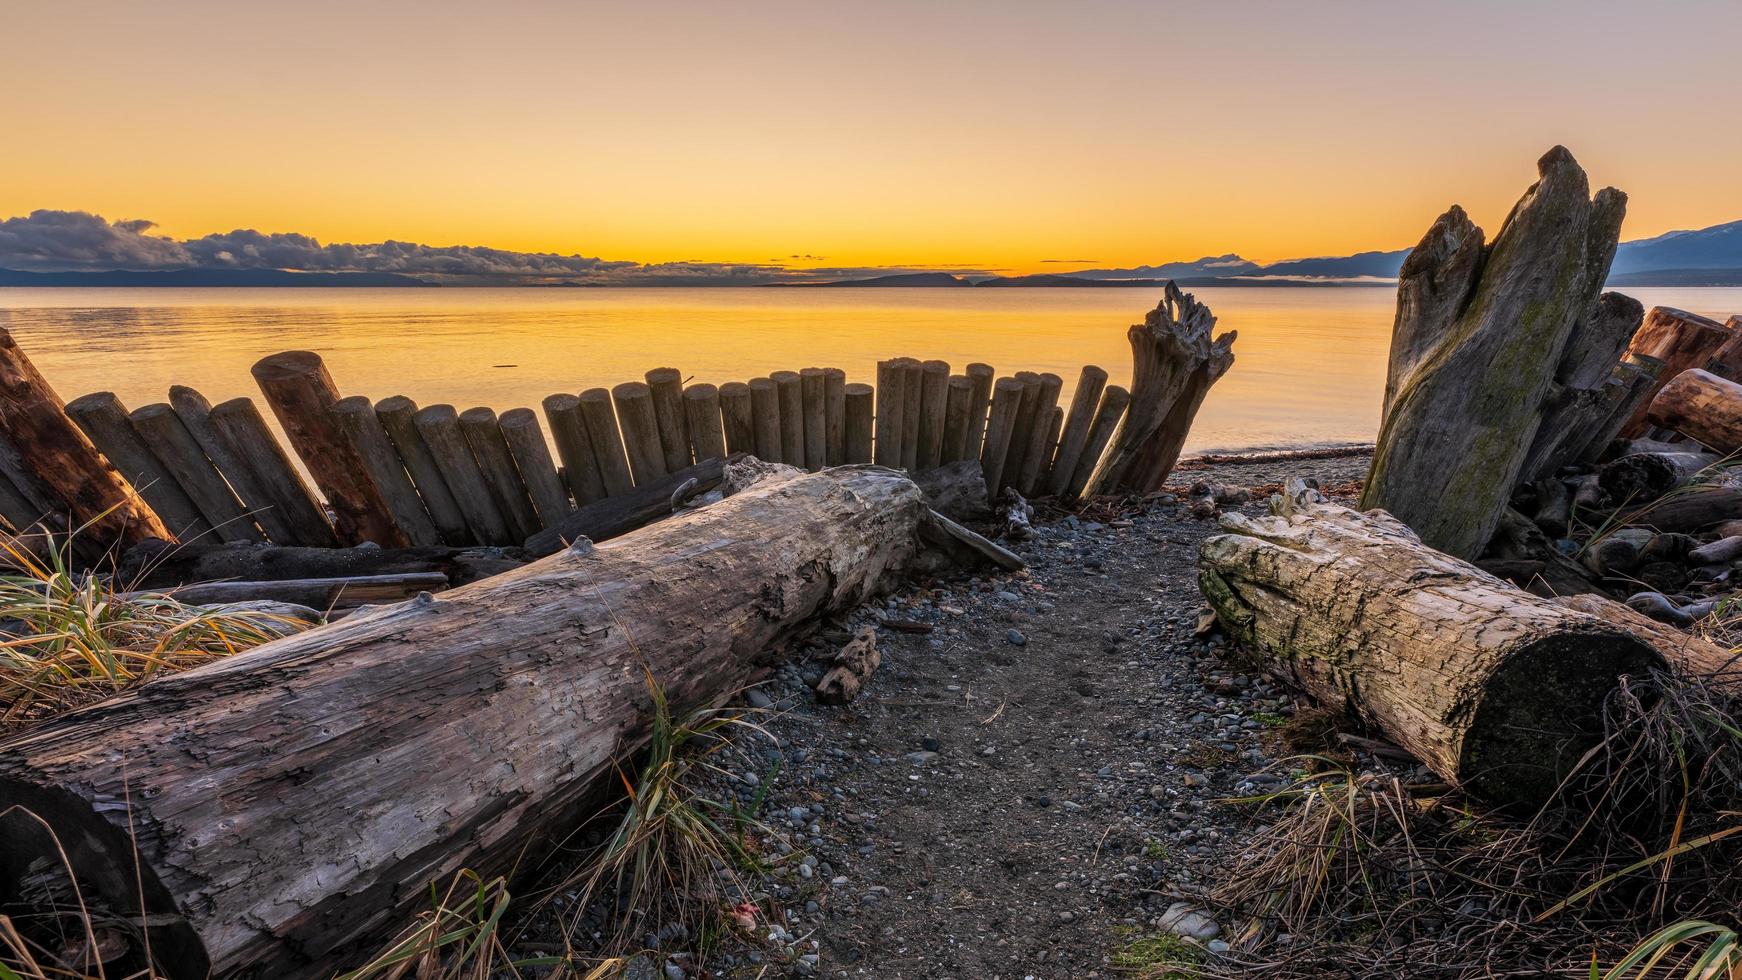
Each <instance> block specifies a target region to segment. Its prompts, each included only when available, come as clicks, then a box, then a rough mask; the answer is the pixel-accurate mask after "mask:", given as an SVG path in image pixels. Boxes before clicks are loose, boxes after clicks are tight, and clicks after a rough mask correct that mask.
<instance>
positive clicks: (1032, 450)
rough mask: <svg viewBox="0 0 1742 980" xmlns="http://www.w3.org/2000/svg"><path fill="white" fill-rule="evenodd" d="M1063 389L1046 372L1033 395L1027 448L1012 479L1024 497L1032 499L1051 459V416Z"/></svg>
mask: <svg viewBox="0 0 1742 980" xmlns="http://www.w3.org/2000/svg"><path fill="white" fill-rule="evenodd" d="M1063 387H1064V380H1063V379H1061V378H1060V377H1059V376H1058V375H1056V374H1053V373H1051V372H1048V373H1046V374H1042V375H1041V376H1040V387H1039V389H1038V391H1037V392H1036V395H1035V406H1034V422H1033V428H1031V429H1030V430H1029V435H1028V447H1027V448H1026V449H1024V450H1023V453H1022V471H1021V473H1019V474H1018V476H1017V478H1016V489H1017V491H1018V492H1019V493H1021V494H1022V495H1023V496H1024V497H1032V496H1034V495H1035V493H1036V490H1035V485H1036V484H1037V483H1038V482H1039V481H1040V476H1041V473H1042V472H1043V471H1044V470H1045V469H1046V465H1047V463H1048V462H1050V461H1051V459H1052V456H1051V454H1050V452H1049V446H1050V445H1051V442H1056V441H1057V440H1058V430H1057V429H1054V428H1052V416H1053V411H1054V410H1055V409H1057V408H1058V403H1059V390H1060V389H1061V388H1063ZM1049 439H1050V440H1051V442H1049Z"/></svg>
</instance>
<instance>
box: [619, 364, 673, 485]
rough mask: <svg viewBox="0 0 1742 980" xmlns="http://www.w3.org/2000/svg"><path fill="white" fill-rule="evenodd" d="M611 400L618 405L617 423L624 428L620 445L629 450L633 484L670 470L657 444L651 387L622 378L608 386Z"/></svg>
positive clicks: (657, 433) (641, 482)
mask: <svg viewBox="0 0 1742 980" xmlns="http://www.w3.org/2000/svg"><path fill="white" fill-rule="evenodd" d="M611 401H612V402H613V403H615V404H616V406H617V424H618V425H619V426H620V427H621V428H622V429H623V448H624V449H626V450H628V452H629V467H630V469H631V470H633V471H634V473H635V485H636V486H640V485H641V484H643V483H652V482H653V481H654V480H657V479H659V478H660V477H662V476H665V475H666V473H668V472H669V471H668V470H667V469H666V466H665V452H664V450H663V449H661V447H660V442H659V417H658V415H657V414H656V413H655V410H654V407H653V392H652V390H651V389H649V388H648V387H647V385H645V384H643V383H641V382H639V381H625V382H623V383H622V384H620V385H617V386H616V387H614V388H612V389H611Z"/></svg>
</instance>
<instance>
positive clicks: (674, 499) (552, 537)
mask: <svg viewBox="0 0 1742 980" xmlns="http://www.w3.org/2000/svg"><path fill="white" fill-rule="evenodd" d="M745 458H747V456H746V454H744V453H734V454H732V455H731V456H728V457H725V458H724V459H722V458H719V457H715V458H714V459H707V460H703V461H702V462H700V463H696V464H695V465H693V466H686V467H684V468H683V469H681V470H678V471H677V472H676V473H672V474H669V475H667V476H663V477H660V478H658V479H656V480H653V481H651V482H648V483H643V484H640V485H638V486H636V487H635V488H634V489H632V490H629V491H627V492H625V493H621V494H618V495H617V496H615V497H606V498H605V499H604V500H595V501H593V502H592V503H590V504H587V505H586V506H584V507H579V508H576V509H575V510H573V511H570V512H569V514H568V516H566V517H564V518H563V519H562V520H561V521H558V522H557V524H556V525H555V526H554V527H547V528H545V529H544V530H542V531H539V532H538V533H536V534H533V535H531V536H529V537H528V538H527V539H526V550H527V551H528V552H529V553H530V554H532V555H534V556H536V557H539V558H542V557H544V556H545V555H554V554H556V553H557V552H558V551H561V550H562V549H563V548H566V547H568V546H569V545H571V544H573V543H575V542H576V541H580V540H581V539H583V538H585V539H587V540H590V541H605V540H608V539H610V538H615V537H619V536H621V535H624V534H628V533H629V532H630V531H633V530H635V529H636V528H640V527H645V526H647V525H648V524H651V523H653V522H654V521H657V520H659V519H660V518H663V517H670V516H671V515H672V514H673V513H674V512H676V511H677V509H678V507H679V506H681V505H682V504H683V503H684V502H685V501H687V500H689V499H690V498H692V497H697V496H700V495H701V494H704V493H707V492H708V491H709V490H712V489H714V488H715V487H717V486H719V485H720V476H721V474H722V473H723V472H724V470H725V467H726V464H727V463H728V462H736V461H738V460H740V459H745Z"/></svg>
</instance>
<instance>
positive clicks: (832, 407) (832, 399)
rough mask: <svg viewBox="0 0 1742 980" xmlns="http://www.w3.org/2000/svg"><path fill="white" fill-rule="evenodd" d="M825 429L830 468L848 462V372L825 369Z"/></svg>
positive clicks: (838, 369)
mask: <svg viewBox="0 0 1742 980" xmlns="http://www.w3.org/2000/svg"><path fill="white" fill-rule="evenodd" d="M823 418H824V423H823V429H824V432H825V433H826V440H825V441H826V442H827V444H828V451H827V454H826V456H827V459H828V464H829V465H830V466H840V465H841V464H842V463H845V462H846V461H847V372H845V371H843V370H841V369H840V368H823Z"/></svg>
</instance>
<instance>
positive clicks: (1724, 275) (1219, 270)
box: [0, 221, 1742, 288]
mask: <svg viewBox="0 0 1742 980" xmlns="http://www.w3.org/2000/svg"><path fill="white" fill-rule="evenodd" d="M1408 255H1409V249H1406V248H1404V249H1397V250H1395V251H1390V252H1358V253H1356V254H1354V255H1343V256H1325V257H1319V258H1308V259H1289V260H1287V261H1283V262H1272V263H1269V264H1268V265H1261V264H1259V263H1257V262H1253V261H1251V260H1249V259H1245V258H1242V257H1241V256H1239V255H1235V254H1233V253H1229V254H1227V255H1212V256H1205V257H1204V258H1201V259H1198V260H1196V261H1193V262H1164V263H1162V264H1160V265H1140V266H1134V267H1132V268H1128V269H1082V270H1079V271H1075V272H1067V273H1047V274H1041V275H1031V276H964V275H957V274H954V273H949V272H902V273H894V274H890V275H882V276H872V277H869V278H848V279H836V280H815V279H812V280H804V279H796V280H795V279H791V278H785V279H781V278H771V279H769V280H767V281H763V282H755V281H754V280H749V281H746V280H743V279H740V280H736V281H734V282H731V283H725V282H711V283H710V282H705V281H698V282H696V283H695V285H728V284H730V285H768V286H793V287H829V286H858V287H866V286H869V287H895V288H901V287H905V288H915V287H923V288H938V287H970V286H990V287H1035V286H1045V287H1058V286H1156V285H1159V284H1160V283H1162V282H1163V281H1165V280H1168V279H1172V280H1174V281H1175V282H1178V283H1179V284H1181V285H1184V286H1217V285H1222V286H1285V285H1286V286H1294V285H1321V286H1389V285H1391V284H1392V283H1393V282H1394V281H1395V280H1396V278H1397V272H1398V270H1399V269H1400V268H1402V267H1403V260H1404V258H1405V257H1406V256H1408ZM801 272H802V270H787V274H789V275H797V274H800V273H801ZM811 274H813V275H814V273H811ZM488 284H490V285H505V284H508V283H505V282H503V281H501V280H497V281H493V282H489V283H488ZM539 284H541V285H551V284H552V283H547V282H541V283H539ZM556 284H559V285H580V283H574V282H564V283H556ZM625 284H632V283H625ZM1609 284H1610V285H1612V286H1742V221H1732V222H1729V223H1728V224H1722V225H1714V226H1712V227H1710V228H1701V229H1699V230H1697V231H1672V232H1669V233H1668V234H1664V235H1658V236H1657V237H1656V238H1646V239H1642V240H1640V241H1635V242H1626V243H1624V244H1622V245H1621V247H1620V248H1619V249H1618V250H1617V251H1616V254H1615V262H1614V265H1613V266H1611V268H1610V275H1609ZM432 285H436V283H434V282H431V281H429V280H427V279H422V278H418V277H417V276H412V275H402V274H399V273H389V272H299V271H293V270H288V269H174V270H160V271H150V272H136V271H125V270H113V271H107V272H16V271H12V270H8V269H0V286H432ZM586 285H598V284H595V283H586Z"/></svg>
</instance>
